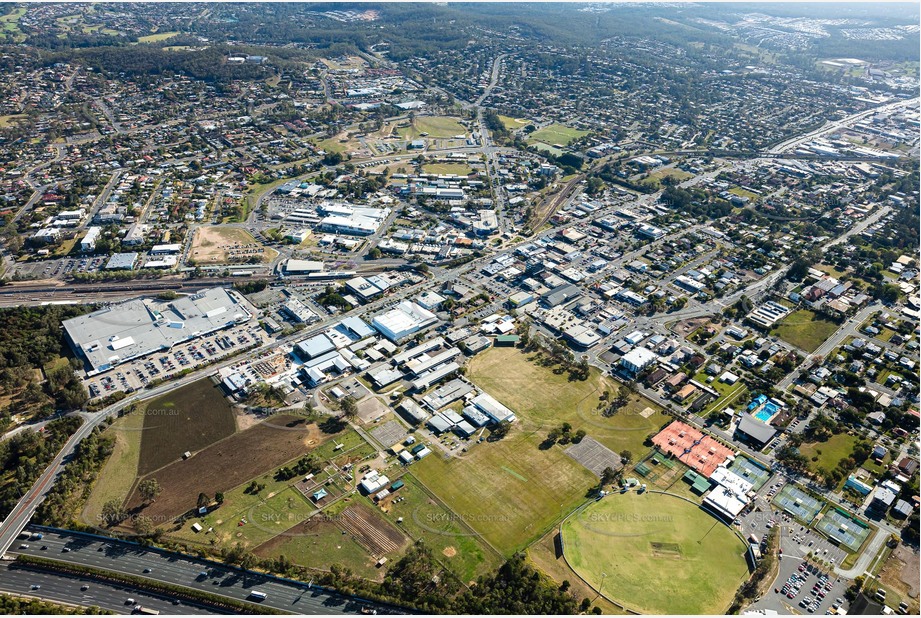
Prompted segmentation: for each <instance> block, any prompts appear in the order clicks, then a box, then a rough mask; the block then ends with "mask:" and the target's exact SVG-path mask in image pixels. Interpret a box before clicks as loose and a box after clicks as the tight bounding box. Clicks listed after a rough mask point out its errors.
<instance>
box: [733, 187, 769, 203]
mask: <svg viewBox="0 0 921 618" xmlns="http://www.w3.org/2000/svg"><path fill="white" fill-rule="evenodd" d="M729 192H730V193H732V194H733V195H738V196H739V197H747V198H748V199H750V200H751V201H753V202H754V201H755V200H759V199H761V196H760V195H758V194H757V193H753V192H751V191H748V190H747V189H743V188H742V187H732V188H731V189H729Z"/></svg>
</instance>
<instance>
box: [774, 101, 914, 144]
mask: <svg viewBox="0 0 921 618" xmlns="http://www.w3.org/2000/svg"><path fill="white" fill-rule="evenodd" d="M917 102H918V98H917V97H915V98H913V99H906V100H901V101H895V102H892V103H887V104H885V105H881V106H880V107H874V108H872V109H868V110H865V111H862V112H859V113H857V114H852V115H850V116H847V117H846V118H842V119H840V120H834V121H829V122H826V123H825V124H824V125H823V126H822V127H819V128H818V129H816V130H814V131H810V132H809V133H807V134H805V135H800V136H797V137H793V138H790V139H788V140H786V141H783V142H781V143H779V144H777V145H776V146H774V147H773V148H771V149H770V150H768V152H769V153H771V154H780V153H782V152H784V151H785V150H790V149H791V148H795V147H797V146H799V145H800V144H803V143H805V142H808V141H810V140H813V139H815V138H817V137H821V136H822V135H827V134H828V133H832V132H834V131H837V130H838V129H843V128H844V127H847V126H850V125H852V124H854V123H855V122H858V121H860V120H863V119H865V118H867V117H869V116H872V115H874V114H878V113H881V112H887V111H893V110H895V109H898V108H899V107H908V106H909V105H913V104H916V103H917Z"/></svg>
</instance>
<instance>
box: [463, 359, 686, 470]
mask: <svg viewBox="0 0 921 618" xmlns="http://www.w3.org/2000/svg"><path fill="white" fill-rule="evenodd" d="M534 358H535V355H534V354H529V353H525V352H523V351H522V350H520V349H518V348H496V347H493V348H490V349H488V350H486V351H485V352H482V353H480V354H478V355H477V356H475V357H474V358H473V359H471V360H470V362H469V363H468V365H467V367H468V374H467V375H468V377H469V378H470V379H471V380H472V381H473V382H474V383H475V384H477V385H478V386H479V387H481V388H482V389H483V390H485V391H486V392H488V393H489V394H490V395H492V396H493V397H495V398H496V399H498V400H499V401H500V402H501V403H503V404H504V405H506V406H508V407H509V408H511V410H512V411H513V412H515V414H516V415H517V416H518V419H519V421H518V423H517V424H519V425H520V426H521V427H522V428H523V429H524V430H525V431H527V432H537V433H538V434H540V437H541V439H542V438H543V437H545V436H546V434H547V432H548V431H549V430H550V429H552V428H553V427H559V426H560V425H561V424H562V423H564V422H569V423H571V424H572V426H573V430H578V429H584V430H585V431H586V433H587V434H588V435H589V436H591V437H592V438H594V439H596V440H597V441H598V442H600V443H602V444H603V445H605V446H606V447H608V448H609V449H611V450H612V451H614V452H615V453H620V452H621V451H623V450H629V451H631V452H632V453H633V455H634V459H635V460H638V459H639V457H640V455H641V454H643V453H645V452H646V451H648V450H649V449H648V448H646V447H644V446H643V442H644V441H645V440H646V437H647V436H649V435H650V434H654V433H656V432H658V430H659V429H660V428H661V427H662V426H663V425H665V424H667V423H669V422H670V421H671V420H672V419H671V417H670V416H669V415H668V414H665V413H663V412H662V409H661V408H660V407H659V406H658V405H656V404H655V403H653V402H651V401H649V400H648V399H646V398H644V397H642V396H640V395H631V396H630V398H629V400H628V402H627V404H626V405H625V406H624V407H623V408H621V409H620V410H618V411H617V412H616V413H615V414H614V415H613V416H611V417H604V416H603V415H602V414H601V409H599V407H598V406H599V405H601V404H602V401H601V395H602V394H603V393H604V391H608V392H609V393H610V395H611V398H613V396H614V395H616V394H617V392H618V389H619V388H620V386H619V385H618V383H617V382H615V381H614V380H612V379H610V378H607V377H605V376H603V375H602V374H601V372H599V371H598V370H597V369H595V368H592V369H591V371H590V372H589V377H588V379H587V380H585V381H572V382H571V381H569V376H568V374H565V373H563V374H557V373H555V372H554V371H553V370H552V369H551V368H548V367H542V366H540V365H538V364H537V363H536V362H534Z"/></svg>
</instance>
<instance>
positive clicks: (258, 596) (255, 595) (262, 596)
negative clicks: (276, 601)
mask: <svg viewBox="0 0 921 618" xmlns="http://www.w3.org/2000/svg"><path fill="white" fill-rule="evenodd" d="M268 596H269V595H267V594H266V593H264V592H259V591H258V590H253V591H252V592H250V593H249V598H251V599H256V600H257V601H265V600H266V598H267V597H268Z"/></svg>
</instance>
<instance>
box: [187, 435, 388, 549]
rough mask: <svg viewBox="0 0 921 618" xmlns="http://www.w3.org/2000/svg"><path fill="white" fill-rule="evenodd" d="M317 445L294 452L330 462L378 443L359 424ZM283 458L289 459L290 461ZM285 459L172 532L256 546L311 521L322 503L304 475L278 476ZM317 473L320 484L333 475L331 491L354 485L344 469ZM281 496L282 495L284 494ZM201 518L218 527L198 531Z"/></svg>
mask: <svg viewBox="0 0 921 618" xmlns="http://www.w3.org/2000/svg"><path fill="white" fill-rule="evenodd" d="M244 433H245V432H244ZM287 433H292V432H287ZM294 433H298V432H294ZM337 444H341V445H342V448H341V449H339V450H335V447H336V445H337ZM312 446H313V447H314V448H304V449H302V452H298V453H295V455H294V456H293V457H296V458H297V457H300V456H302V455H304V454H306V453H308V452H309V453H311V454H312V455H313V456H314V457H315V458H316V460H317V461H319V462H325V463H324V467H325V466H326V465H328V464H331V463H332V464H335V465H339V466H341V465H344V464H346V463H349V462H355V461H359V460H361V459H362V458H364V457H367V456H369V455H371V454H373V453H374V449H372V448H371V447H370V446H368V444H367V443H366V442H365V441H364V440H363V439H362V438H361V436H359V435H358V434H357V433H356V432H355V431H354V430H348V431H345V432H343V433H340V434H337V435H335V438H334V439H329V440H326V441H325V442H322V443H321V444H315V445H312ZM282 463H287V461H285V462H282ZM280 465H281V464H277V465H276V466H273V467H270V468H263V469H262V470H260V471H258V472H257V473H256V474H254V475H253V477H251V478H247V479H244V480H243V481H241V482H240V484H238V485H237V486H236V487H233V488H232V489H229V490H227V491H225V492H223V493H224V503H223V504H222V505H221V506H220V507H219V508H217V509H214V510H212V511H211V512H210V513H208V514H207V515H204V516H201V517H196V518H195V519H194V520H192V521H188V522H186V523H185V525H183V526H182V527H181V528H180V529H179V530H172V531H170V536H171V537H175V538H178V539H182V540H184V541H188V542H194V543H205V542H210V541H211V540H212V538H213V539H214V543H215V544H216V545H217V546H219V547H221V546H226V547H230V546H232V545H234V544H236V543H241V544H242V545H243V546H244V547H246V548H248V549H253V548H255V547H256V546H258V545H260V544H262V543H265V542H266V541H268V540H269V539H271V538H272V537H274V536H275V535H276V534H280V533H283V532H285V531H286V530H289V529H290V528H293V527H294V526H296V525H298V524H300V523H302V522H304V521H306V520H307V519H308V518H309V516H310V515H312V514H313V512H314V511H316V510H317V508H318V506H315V505H313V503H312V502H311V501H310V500H309V499H308V498H307V497H306V496H305V495H304V493H303V492H302V491H301V490H300V489H299V487H298V485H299V482H300V481H301V480H302V477H301V476H296V477H293V478H290V479H285V478H282V477H280V476H276V473H277V471H278V467H279V466H280ZM315 479H316V480H317V482H318V483H320V484H323V483H325V482H326V481H327V480H329V481H330V483H331V485H330V486H329V487H328V489H329V490H330V494H331V495H341V494H343V493H345V492H346V491H347V490H348V489H349V488H348V487H346V482H345V481H344V480H343V479H342V477H341V475H339V474H334V475H333V477H332V478H331V477H330V475H329V474H327V472H326V471H325V470H324V471H323V472H320V473H318V474H316V475H315ZM251 481H255V482H256V483H258V484H260V485H263V486H264V487H263V488H262V489H261V490H260V491H258V492H253V491H250V490H249V486H250V482H251ZM210 495H211V494H209V496H210ZM279 496H282V497H281V498H279ZM292 496H296V497H297V500H294V499H293V498H292ZM289 499H290V500H289ZM279 500H282V502H279ZM289 502H290V503H289ZM320 506H328V505H327V504H323V505H320ZM196 521H197V522H198V523H200V524H201V525H202V526H203V527H204V528H205V529H206V530H207V529H209V528H213V529H214V532H213V533H211V534H210V535H208V536H205V535H202V534H196V533H195V532H193V531H192V530H191V528H190V526H191V525H192V523H193V522H196ZM244 522H245V523H244ZM212 535H213V536H212ZM306 566H311V565H310V564H307V565H306Z"/></svg>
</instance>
